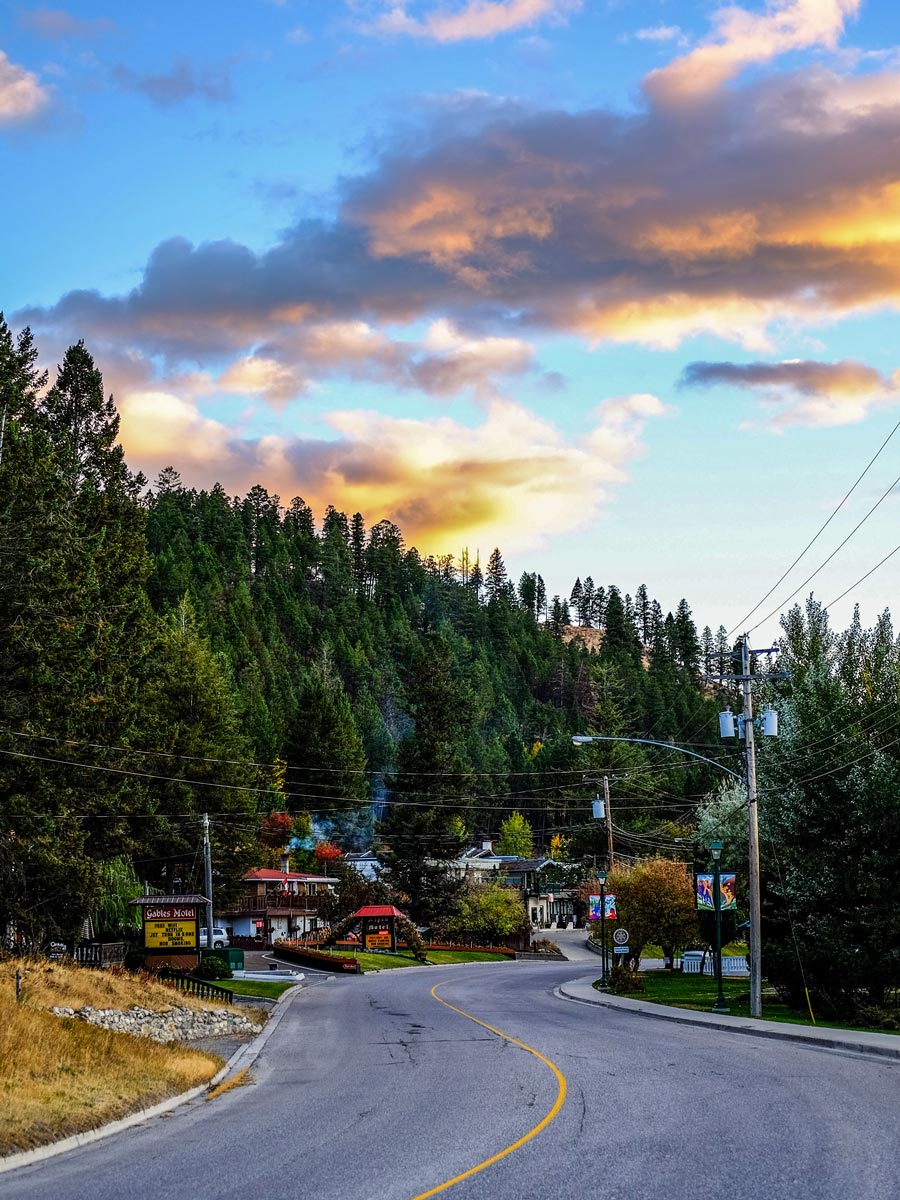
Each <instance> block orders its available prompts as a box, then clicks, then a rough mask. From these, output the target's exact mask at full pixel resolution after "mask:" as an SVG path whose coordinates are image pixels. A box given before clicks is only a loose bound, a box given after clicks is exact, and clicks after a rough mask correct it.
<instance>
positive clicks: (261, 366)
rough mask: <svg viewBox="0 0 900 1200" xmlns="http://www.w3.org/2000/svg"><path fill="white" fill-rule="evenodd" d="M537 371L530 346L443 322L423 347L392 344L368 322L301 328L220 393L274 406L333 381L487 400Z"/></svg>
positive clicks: (234, 373) (247, 362)
mask: <svg viewBox="0 0 900 1200" xmlns="http://www.w3.org/2000/svg"><path fill="white" fill-rule="evenodd" d="M286 364H290V365H286ZM535 369H536V364H535V356H534V350H533V348H532V347H531V346H530V345H529V344H528V343H527V342H524V341H522V340H521V339H518V338H501V337H487V338H478V337H468V336H466V335H464V334H462V333H461V332H460V331H459V330H458V329H457V328H456V327H455V326H454V325H453V324H452V323H451V322H449V321H446V320H440V321H435V322H433V323H432V324H431V325H430V326H429V327H428V328H427V330H426V331H425V334H424V337H423V338H422V339H421V340H420V341H415V340H412V339H396V338H391V337H389V336H388V335H387V334H385V333H384V332H382V331H381V330H378V329H375V328H374V327H373V326H371V325H369V324H367V323H366V322H365V321H323V322H318V323H314V324H304V325H302V326H301V327H300V329H299V330H298V331H297V332H295V333H294V334H293V335H290V336H288V337H286V338H284V339H283V340H282V341H280V342H269V343H267V344H265V345H263V346H262V347H259V348H258V349H257V351H256V352H255V353H254V354H253V355H250V356H247V357H244V358H241V359H239V360H238V361H237V362H236V363H235V364H233V365H232V366H230V367H229V368H228V370H227V371H226V372H225V373H224V374H223V375H222V376H220V378H219V380H218V386H219V387H221V388H223V389H224V390H226V391H229V392H240V393H244V394H250V395H254V394H255V395H262V396H264V397H265V398H266V399H267V400H268V401H269V402H270V403H273V404H275V405H279V404H283V403H284V402H285V401H287V400H290V399H294V398H296V397H297V396H299V395H302V394H303V393H304V392H306V391H307V390H308V389H309V387H310V385H311V383H312V381H314V380H321V379H324V378H327V377H330V376H339V377H340V376H343V377H345V378H350V379H356V380H368V381H371V382H375V383H383V384H389V385H391V386H392V387H397V388H404V389H415V390H418V391H422V392H425V393H426V394H428V395H430V396H439V397H443V396H452V395H455V394H457V393H459V392H461V391H464V390H466V389H470V390H472V391H473V392H474V393H475V394H476V395H477V396H479V397H482V398H483V397H486V396H490V395H494V393H495V391H496V385H497V383H498V381H499V380H501V379H509V378H512V377H515V376H520V375H524V374H525V373H526V372H529V371H533V370H535Z"/></svg>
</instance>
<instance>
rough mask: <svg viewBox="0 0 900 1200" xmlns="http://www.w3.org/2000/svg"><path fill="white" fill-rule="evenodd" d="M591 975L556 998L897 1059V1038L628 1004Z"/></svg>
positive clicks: (565, 986) (639, 1002)
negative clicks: (602, 988) (598, 986)
mask: <svg viewBox="0 0 900 1200" xmlns="http://www.w3.org/2000/svg"><path fill="white" fill-rule="evenodd" d="M596 978H597V976H596V972H595V973H594V974H593V975H584V976H582V977H581V978H579V979H573V980H570V981H569V982H568V983H563V984H560V985H559V987H558V988H557V989H556V995H557V996H559V997H560V998H562V999H564V1000H574V1001H576V1002H578V1003H579V1004H593V1005H597V1006H599V1007H601V1008H615V1009H619V1010H620V1011H621V1012H631V1013H638V1014H641V1015H643V1016H647V1017H656V1018H657V1019H659V1020H663V1021H676V1022H677V1023H679V1024H681V1025H698V1026H700V1027H702V1028H705V1029H726V1030H729V1031H730V1032H731V1033H745V1034H750V1035H751V1036H753V1037H764V1038H776V1039H777V1038H781V1039H782V1040H785V1041H791V1042H799V1043H802V1044H804V1045H808V1046H820V1047H825V1048H826V1049H829V1050H843V1051H849V1052H851V1053H854V1054H873V1055H877V1056H880V1057H882V1058H894V1059H900V1035H895V1034H890V1033H868V1032H866V1031H864V1030H859V1031H857V1030H853V1029H824V1028H823V1027H822V1026H809V1025H791V1024H790V1023H788V1022H786V1021H757V1020H754V1019H752V1018H750V1017H728V1016H724V1015H722V1014H719V1013H711V1012H695V1011H693V1010H692V1009H687V1008H673V1007H671V1006H669V1005H664V1004H651V1003H650V1002H649V1001H647V1000H631V999H629V998H628V997H627V996H612V995H610V994H609V993H608V992H598V991H597V989H596V988H595V987H594V986H593V983H594V981H595V980H596Z"/></svg>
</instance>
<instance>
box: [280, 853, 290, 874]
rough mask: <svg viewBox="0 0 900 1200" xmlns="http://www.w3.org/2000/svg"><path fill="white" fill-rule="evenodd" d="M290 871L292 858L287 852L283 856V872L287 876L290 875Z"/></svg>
mask: <svg viewBox="0 0 900 1200" xmlns="http://www.w3.org/2000/svg"><path fill="white" fill-rule="evenodd" d="M290 869H291V856H290V855H289V854H288V852H287V850H285V851H284V852H283V853H282V855H281V870H282V871H283V873H284V874H285V875H287V873H288V871H290Z"/></svg>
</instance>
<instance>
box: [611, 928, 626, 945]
mask: <svg viewBox="0 0 900 1200" xmlns="http://www.w3.org/2000/svg"><path fill="white" fill-rule="evenodd" d="M613 941H614V942H615V943H616V945H617V946H627V945H628V930H627V929H617V930H616V931H615V932H614V933H613Z"/></svg>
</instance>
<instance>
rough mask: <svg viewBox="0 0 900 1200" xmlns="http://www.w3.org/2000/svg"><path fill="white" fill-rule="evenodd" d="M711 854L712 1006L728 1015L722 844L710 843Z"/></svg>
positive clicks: (714, 1010) (717, 1011)
mask: <svg viewBox="0 0 900 1200" xmlns="http://www.w3.org/2000/svg"><path fill="white" fill-rule="evenodd" d="M709 852H710V854H711V855H712V860H713V908H714V909H715V913H716V988H717V995H716V1002H715V1004H714V1005H713V1006H712V1010H713V1012H715V1013H727V1012H728V1005H727V1004H726V1003H725V993H724V992H723V991H722V875H721V869H720V866H719V859H720V858H721V857H722V843H721V842H710V844H709Z"/></svg>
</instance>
